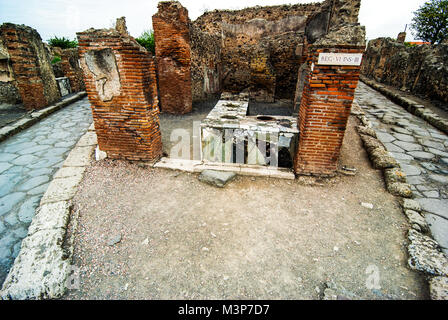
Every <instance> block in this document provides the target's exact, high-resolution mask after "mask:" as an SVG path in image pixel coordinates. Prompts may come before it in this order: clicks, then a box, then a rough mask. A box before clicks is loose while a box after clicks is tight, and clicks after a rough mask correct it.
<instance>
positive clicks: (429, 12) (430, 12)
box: [411, 0, 448, 44]
mask: <svg viewBox="0 0 448 320" xmlns="http://www.w3.org/2000/svg"><path fill="white" fill-rule="evenodd" d="M411 28H412V29H413V30H414V31H415V33H414V35H415V36H416V37H417V38H418V39H421V40H423V41H428V42H431V43H432V44H435V43H441V42H442V41H443V40H445V39H446V38H447V37H448V0H430V1H428V2H425V4H424V5H422V6H421V7H420V8H419V9H418V10H417V11H415V12H414V18H413V19H412V24H411Z"/></svg>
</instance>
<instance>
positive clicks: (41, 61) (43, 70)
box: [0, 23, 61, 110]
mask: <svg viewBox="0 0 448 320" xmlns="http://www.w3.org/2000/svg"><path fill="white" fill-rule="evenodd" d="M0 38H1V39H2V42H3V46H4V48H5V49H6V50H7V51H8V55H9V59H10V62H11V67H12V71H13V77H14V79H15V83H16V87H17V89H18V91H19V93H20V96H21V98H22V101H23V105H24V107H25V108H26V109H28V110H31V109H41V108H43V107H45V106H47V105H49V104H52V103H54V102H57V101H58V100H59V99H60V98H61V95H60V93H59V89H58V86H57V84H56V80H55V77H54V74H53V69H52V66H51V62H50V60H49V57H48V55H47V53H46V50H45V47H44V45H43V43H42V39H41V37H40V35H39V33H37V31H36V30H34V29H33V28H30V27H27V26H24V25H15V24H12V23H4V24H3V25H1V26H0Z"/></svg>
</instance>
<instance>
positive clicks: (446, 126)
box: [359, 75, 448, 134]
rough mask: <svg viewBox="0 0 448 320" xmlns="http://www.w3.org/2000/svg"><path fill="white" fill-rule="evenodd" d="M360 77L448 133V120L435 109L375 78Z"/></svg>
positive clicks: (411, 111)
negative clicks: (407, 96) (402, 94)
mask: <svg viewBox="0 0 448 320" xmlns="http://www.w3.org/2000/svg"><path fill="white" fill-rule="evenodd" d="M359 79H360V80H361V81H362V82H364V83H365V84H366V85H368V86H369V87H372V88H373V89H375V90H377V91H379V92H381V93H382V94H383V95H385V96H386V97H387V98H389V99H390V100H392V101H393V102H395V103H396V104H398V105H400V106H402V107H403V108H405V109H406V110H407V111H408V112H409V113H412V114H413V115H415V116H417V117H419V118H421V119H423V120H425V121H426V122H428V123H429V124H431V125H433V126H434V127H436V128H437V129H439V130H441V131H443V132H445V133H446V134H448V121H447V120H445V119H443V118H442V117H440V116H439V115H437V114H435V113H434V112H433V111H431V110H429V109H428V108H426V107H425V106H424V105H422V104H420V103H418V102H416V101H414V100H412V99H409V98H406V97H402V96H401V95H399V94H397V93H395V92H393V91H392V90H389V89H388V88H387V87H385V86H383V85H381V84H379V83H378V82H376V81H375V80H372V79H369V78H367V77H365V76H363V75H361V76H359Z"/></svg>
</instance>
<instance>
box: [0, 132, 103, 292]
mask: <svg viewBox="0 0 448 320" xmlns="http://www.w3.org/2000/svg"><path fill="white" fill-rule="evenodd" d="M93 135H94V133H92V132H91V131H88V132H87V133H86V134H85V135H84V136H83V138H81V139H80V141H79V142H78V145H77V146H76V147H75V148H74V149H73V150H72V151H70V154H69V156H68V157H67V159H66V160H65V162H64V164H63V167H62V168H61V169H59V171H58V172H57V174H56V176H57V177H56V178H54V179H53V180H52V181H51V183H50V185H49V187H48V189H47V191H46V192H45V194H44V196H43V197H42V199H41V202H40V206H39V208H38V209H37V213H36V215H35V216H34V218H33V220H32V223H31V225H30V227H29V230H28V236H27V237H26V238H25V239H24V240H23V241H22V247H21V249H20V252H19V253H18V256H17V258H16V260H15V262H14V265H13V267H12V268H11V270H10V272H9V274H8V276H7V278H6V280H5V282H4V283H3V287H2V290H1V291H0V297H1V298H2V299H20V300H22V299H44V298H49V299H51V298H57V297H60V296H62V295H63V294H64V293H65V291H66V289H67V286H68V283H67V281H68V280H67V279H68V278H69V274H70V272H71V270H72V267H71V259H70V255H71V253H70V250H68V251H67V248H65V247H64V246H63V245H64V243H65V244H66V245H68V246H69V244H68V242H67V239H66V236H67V235H66V227H67V224H68V222H69V218H70V210H71V204H70V200H71V199H72V198H73V196H74V195H75V194H76V191H77V187H78V184H79V183H80V182H81V180H82V177H83V173H84V171H85V167H84V168H83V167H79V166H78V165H79V164H80V163H86V165H87V164H89V161H90V159H91V156H92V153H93V150H94V148H95V145H90V144H91V143H94V141H96V137H94V136H93ZM79 145H89V146H88V147H84V146H79ZM83 157H84V158H83ZM70 164H76V166H70Z"/></svg>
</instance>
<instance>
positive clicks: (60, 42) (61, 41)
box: [48, 36, 78, 49]
mask: <svg viewBox="0 0 448 320" xmlns="http://www.w3.org/2000/svg"><path fill="white" fill-rule="evenodd" d="M48 44H49V45H50V46H52V47H59V48H62V49H67V48H76V47H77V46H78V41H76V40H73V41H71V40H70V39H67V38H65V37H62V38H58V37H56V36H54V38H51V39H49V40H48Z"/></svg>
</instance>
